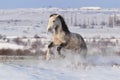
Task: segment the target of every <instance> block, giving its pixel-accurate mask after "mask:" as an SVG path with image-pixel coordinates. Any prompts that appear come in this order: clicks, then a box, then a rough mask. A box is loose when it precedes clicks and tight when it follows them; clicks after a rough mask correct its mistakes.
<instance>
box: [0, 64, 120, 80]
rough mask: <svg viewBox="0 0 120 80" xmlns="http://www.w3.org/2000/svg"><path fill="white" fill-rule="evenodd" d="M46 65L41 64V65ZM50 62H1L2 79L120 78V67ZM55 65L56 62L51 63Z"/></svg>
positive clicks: (110, 79)
mask: <svg viewBox="0 0 120 80" xmlns="http://www.w3.org/2000/svg"><path fill="white" fill-rule="evenodd" d="M43 64H45V65H44V67H43V66H41V65H43ZM48 64H49V65H50V62H44V63H39V64H36V65H21V64H8V63H7V64H5V63H4V64H0V80H8V79H9V80H114V79H115V80H120V76H119V75H120V68H119V67H116V66H113V67H110V66H87V67H86V68H83V67H80V68H79V69H75V70H74V69H71V68H69V67H66V68H63V67H62V66H61V65H59V67H61V68H59V69H56V68H55V67H52V68H51V67H49V66H47V65H48ZM51 65H55V64H51Z"/></svg>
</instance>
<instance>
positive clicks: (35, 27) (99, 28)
mask: <svg viewBox="0 0 120 80" xmlns="http://www.w3.org/2000/svg"><path fill="white" fill-rule="evenodd" d="M52 13H59V14H61V15H63V16H64V17H65V20H66V23H67V24H68V26H69V29H70V31H71V32H76V33H79V34H81V35H82V36H83V37H84V39H85V41H86V43H87V46H88V54H87V57H86V59H83V58H82V57H80V56H78V55H77V54H75V55H73V54H74V52H71V51H62V53H63V54H64V55H65V56H66V57H65V58H64V59H63V58H60V57H59V56H57V54H55V57H53V59H51V60H50V61H46V60H45V59H44V55H45V51H46V47H47V45H48V43H49V41H50V38H51V34H50V33H48V32H47V30H46V27H47V22H48V18H49V15H50V14H52ZM119 20H120V10H119V9H100V10H84V9H58V8H39V9H13V10H0V80H120V35H119V34H120V27H119V25H120V23H119Z"/></svg>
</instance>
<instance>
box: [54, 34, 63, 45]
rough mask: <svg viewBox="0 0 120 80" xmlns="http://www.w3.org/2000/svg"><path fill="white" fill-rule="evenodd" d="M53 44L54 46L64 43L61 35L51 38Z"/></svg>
mask: <svg viewBox="0 0 120 80" xmlns="http://www.w3.org/2000/svg"><path fill="white" fill-rule="evenodd" d="M53 42H54V44H55V45H60V44H61V43H63V42H64V38H63V36H61V35H54V36H53Z"/></svg>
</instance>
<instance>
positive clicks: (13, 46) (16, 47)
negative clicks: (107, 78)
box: [0, 43, 24, 49]
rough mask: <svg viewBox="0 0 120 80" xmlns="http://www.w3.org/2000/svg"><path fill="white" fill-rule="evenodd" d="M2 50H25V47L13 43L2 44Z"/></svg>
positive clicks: (0, 45) (0, 47)
mask: <svg viewBox="0 0 120 80" xmlns="http://www.w3.org/2000/svg"><path fill="white" fill-rule="evenodd" d="M0 49H24V47H23V46H20V45H17V44H12V43H0Z"/></svg>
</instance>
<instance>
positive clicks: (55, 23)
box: [47, 14, 61, 31]
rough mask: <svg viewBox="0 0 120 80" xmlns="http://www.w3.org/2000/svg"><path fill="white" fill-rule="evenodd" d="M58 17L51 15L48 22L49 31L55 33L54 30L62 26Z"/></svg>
mask: <svg viewBox="0 0 120 80" xmlns="http://www.w3.org/2000/svg"><path fill="white" fill-rule="evenodd" d="M58 17H59V15H58V14H52V15H50V18H49V21H48V27H47V30H48V31H53V29H55V28H57V27H60V26H61V21H60V19H59V18H58Z"/></svg>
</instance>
